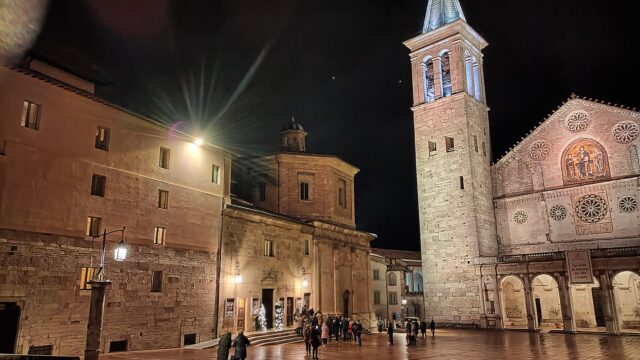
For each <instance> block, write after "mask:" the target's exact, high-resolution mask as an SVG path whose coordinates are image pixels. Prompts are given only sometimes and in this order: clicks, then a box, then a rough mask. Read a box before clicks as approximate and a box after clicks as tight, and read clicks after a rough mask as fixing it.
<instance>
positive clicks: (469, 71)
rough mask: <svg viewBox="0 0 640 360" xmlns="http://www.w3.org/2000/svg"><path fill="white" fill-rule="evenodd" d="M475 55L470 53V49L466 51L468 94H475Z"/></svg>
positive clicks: (465, 64)
mask: <svg viewBox="0 0 640 360" xmlns="http://www.w3.org/2000/svg"><path fill="white" fill-rule="evenodd" d="M473 59H474V58H473V57H471V54H470V53H469V50H465V51H464V69H465V74H466V79H467V94H469V95H471V96H474V93H475V91H474V89H475V86H474V84H473Z"/></svg>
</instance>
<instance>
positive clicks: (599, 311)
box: [591, 288, 607, 327]
mask: <svg viewBox="0 0 640 360" xmlns="http://www.w3.org/2000/svg"><path fill="white" fill-rule="evenodd" d="M591 296H592V297H593V310H594V311H595V315H596V326H597V327H605V326H607V323H606V321H605V320H604V308H603V307H602V296H601V294H600V288H591Z"/></svg>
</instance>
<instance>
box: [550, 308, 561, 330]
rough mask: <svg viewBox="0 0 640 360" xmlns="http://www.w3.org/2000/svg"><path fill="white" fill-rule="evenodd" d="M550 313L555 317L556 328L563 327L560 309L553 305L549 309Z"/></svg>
mask: <svg viewBox="0 0 640 360" xmlns="http://www.w3.org/2000/svg"><path fill="white" fill-rule="evenodd" d="M549 313H550V314H551V315H553V319H554V320H555V325H556V329H561V328H562V322H560V321H559V320H560V318H558V315H559V314H560V309H558V308H557V307H555V306H554V307H552V308H551V309H549Z"/></svg>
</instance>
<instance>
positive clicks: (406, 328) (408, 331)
mask: <svg viewBox="0 0 640 360" xmlns="http://www.w3.org/2000/svg"><path fill="white" fill-rule="evenodd" d="M404 330H405V331H406V332H407V334H406V335H405V338H406V340H407V346H409V345H411V321H407V325H406V326H405V329H404Z"/></svg>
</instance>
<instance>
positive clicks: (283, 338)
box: [185, 329, 303, 349]
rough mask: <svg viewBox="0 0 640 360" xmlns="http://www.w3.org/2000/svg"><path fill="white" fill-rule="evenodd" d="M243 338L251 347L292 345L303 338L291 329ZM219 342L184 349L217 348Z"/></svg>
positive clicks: (261, 332)
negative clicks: (249, 342) (246, 339)
mask: <svg viewBox="0 0 640 360" xmlns="http://www.w3.org/2000/svg"><path fill="white" fill-rule="evenodd" d="M245 336H246V337H247V338H249V341H251V346H265V345H278V344H292V343H297V342H302V341H303V338H302V337H299V336H297V335H296V331H295V330H293V329H285V330H271V331H259V332H253V333H245ZM233 337H234V336H232V339H233ZM219 341H220V339H213V340H207V341H204V342H201V343H198V344H194V345H189V346H185V349H211V348H215V347H217V346H218V342H219Z"/></svg>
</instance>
